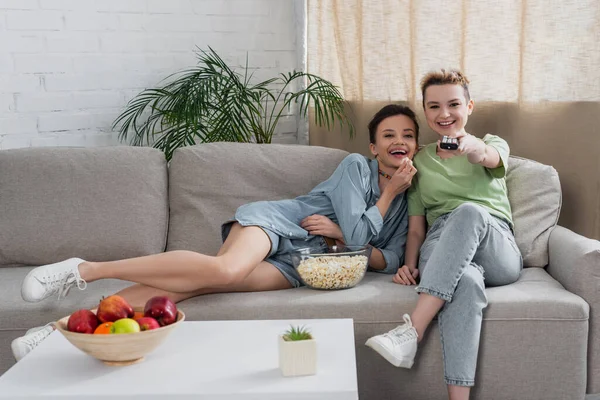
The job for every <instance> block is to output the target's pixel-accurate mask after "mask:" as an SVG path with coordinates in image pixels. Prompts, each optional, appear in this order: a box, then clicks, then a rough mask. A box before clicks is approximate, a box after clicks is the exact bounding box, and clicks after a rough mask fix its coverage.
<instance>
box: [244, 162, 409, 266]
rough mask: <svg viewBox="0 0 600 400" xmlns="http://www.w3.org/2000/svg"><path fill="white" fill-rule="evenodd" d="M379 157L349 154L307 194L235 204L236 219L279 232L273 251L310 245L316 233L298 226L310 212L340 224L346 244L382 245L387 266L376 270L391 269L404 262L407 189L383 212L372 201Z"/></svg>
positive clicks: (376, 187)
mask: <svg viewBox="0 0 600 400" xmlns="http://www.w3.org/2000/svg"><path fill="white" fill-rule="evenodd" d="M380 195H381V193H380V192H379V168H378V163H377V160H369V159H368V158H366V157H364V156H362V155H360V154H350V155H348V156H347V157H346V158H344V159H343V160H342V162H341V163H340V165H338V167H337V168H336V170H335V171H334V173H333V175H331V176H330V177H329V179H327V180H326V181H324V182H322V183H320V184H319V185H317V186H316V187H315V188H314V189H313V190H311V191H310V193H308V194H307V195H304V196H299V197H297V198H295V199H290V200H277V201H258V202H254V203H249V204H245V205H243V206H241V207H239V208H238V209H237V211H236V214H235V220H237V221H238V222H239V223H240V224H241V225H243V226H248V225H256V226H260V227H263V228H266V229H268V230H270V231H271V232H274V233H276V234H277V235H279V236H280V237H281V238H280V241H279V247H278V249H277V253H287V252H290V251H293V250H295V249H298V248H300V247H307V246H312V245H314V244H315V243H317V242H316V241H315V240H316V239H318V240H320V242H318V243H322V240H321V237H315V236H312V235H310V234H309V233H308V231H306V230H304V229H303V228H302V227H301V226H300V222H301V221H302V220H303V219H304V218H306V217H308V216H309V215H313V214H320V215H324V216H326V217H328V218H329V219H331V220H332V221H333V222H335V223H336V224H338V225H339V227H340V229H341V231H342V233H343V235H344V242H345V243H346V244H348V245H364V244H367V243H369V244H371V245H372V246H374V247H376V248H377V249H379V250H381V252H382V253H383V256H384V258H385V261H386V268H385V269H384V270H380V271H379V272H384V273H389V274H394V273H396V271H397V270H398V267H399V266H400V265H402V263H403V262H404V249H405V246H406V236H407V232H408V212H407V202H406V193H403V194H401V195H398V196H396V198H395V199H394V200H393V201H392V204H391V205H390V208H389V209H388V211H387V213H386V215H385V218H382V217H381V214H380V212H379V209H378V208H377V207H376V206H375V203H376V202H377V200H379V197H380Z"/></svg>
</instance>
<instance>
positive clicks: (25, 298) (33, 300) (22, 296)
mask: <svg viewBox="0 0 600 400" xmlns="http://www.w3.org/2000/svg"><path fill="white" fill-rule="evenodd" d="M33 271H35V268H34V269H32V270H31V271H29V273H28V274H27V275H25V278H24V279H23V282H21V298H22V299H23V300H25V301H26V302H28V303H38V302H40V301H42V300H44V299H39V300H38V299H32V298H31V297H27V296H25V294H24V293H23V283H24V282H25V281H27V280H28V279H29V278H30V277H31V276H32V275H33Z"/></svg>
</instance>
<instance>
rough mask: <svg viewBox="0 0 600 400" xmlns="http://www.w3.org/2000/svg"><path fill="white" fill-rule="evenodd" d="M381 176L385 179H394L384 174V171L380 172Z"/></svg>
mask: <svg viewBox="0 0 600 400" xmlns="http://www.w3.org/2000/svg"><path fill="white" fill-rule="evenodd" d="M379 175H381V176H383V177H384V178H385V179H388V180H389V179H392V176H391V175H389V174H386V173H385V172H383V171H382V170H379Z"/></svg>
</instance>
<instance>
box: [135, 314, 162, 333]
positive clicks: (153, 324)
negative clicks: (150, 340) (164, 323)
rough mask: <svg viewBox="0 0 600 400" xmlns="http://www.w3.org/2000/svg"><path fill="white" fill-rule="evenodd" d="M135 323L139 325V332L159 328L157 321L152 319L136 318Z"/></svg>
mask: <svg viewBox="0 0 600 400" xmlns="http://www.w3.org/2000/svg"><path fill="white" fill-rule="evenodd" d="M137 323H138V324H139V325H140V330H142V331H150V330H152V329H158V328H160V325H159V324H158V321H157V320H155V319H154V318H152V317H142V318H138V319H137Z"/></svg>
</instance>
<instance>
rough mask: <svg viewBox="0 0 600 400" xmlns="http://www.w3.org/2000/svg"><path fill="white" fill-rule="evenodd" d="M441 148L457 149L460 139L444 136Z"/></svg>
mask: <svg viewBox="0 0 600 400" xmlns="http://www.w3.org/2000/svg"><path fill="white" fill-rule="evenodd" d="M440 148H441V149H444V150H456V149H458V139H456V138H451V137H449V136H444V137H443V138H442V141H441V142H440Z"/></svg>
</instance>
